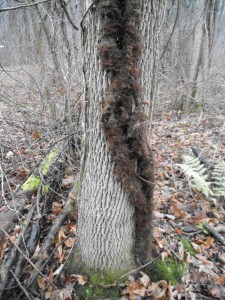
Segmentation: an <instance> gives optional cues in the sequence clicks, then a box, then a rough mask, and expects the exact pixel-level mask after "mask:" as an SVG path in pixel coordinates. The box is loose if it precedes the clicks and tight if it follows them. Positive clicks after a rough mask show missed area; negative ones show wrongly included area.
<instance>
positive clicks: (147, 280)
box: [140, 271, 150, 287]
mask: <svg viewBox="0 0 225 300" xmlns="http://www.w3.org/2000/svg"><path fill="white" fill-rule="evenodd" d="M140 274H141V275H142V277H141V278H140V282H141V283H142V284H143V286H144V287H147V286H148V285H149V283H150V278H149V277H148V275H146V274H145V273H144V272H142V271H140Z"/></svg>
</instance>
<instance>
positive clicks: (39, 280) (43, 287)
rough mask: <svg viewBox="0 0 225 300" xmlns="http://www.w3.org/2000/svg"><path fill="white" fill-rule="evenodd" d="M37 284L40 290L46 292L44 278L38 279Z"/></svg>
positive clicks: (39, 277)
mask: <svg viewBox="0 0 225 300" xmlns="http://www.w3.org/2000/svg"><path fill="white" fill-rule="evenodd" d="M37 283H38V286H39V288H40V289H42V290H44V289H45V288H46V280H45V279H44V278H43V277H42V276H38V277H37Z"/></svg>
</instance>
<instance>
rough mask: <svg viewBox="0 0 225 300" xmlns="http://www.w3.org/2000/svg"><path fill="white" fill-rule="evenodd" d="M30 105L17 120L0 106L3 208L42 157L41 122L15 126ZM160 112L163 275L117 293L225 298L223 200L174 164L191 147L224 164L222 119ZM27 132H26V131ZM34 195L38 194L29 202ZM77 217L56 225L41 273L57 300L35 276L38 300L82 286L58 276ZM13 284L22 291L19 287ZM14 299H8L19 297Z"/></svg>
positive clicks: (69, 178) (155, 141)
mask: <svg viewBox="0 0 225 300" xmlns="http://www.w3.org/2000/svg"><path fill="white" fill-rule="evenodd" d="M12 93H13V91H12ZM8 94H9V93H8ZM5 96H6V97H8V99H9V98H10V97H11V95H6V94H5ZM30 100H32V101H35V99H34V98H31V99H27V98H26V101H23V103H22V104H20V106H19V107H18V109H17V115H15V114H14V110H12V112H11V113H10V111H9V112H8V113H5V112H6V109H7V103H11V104H10V105H11V107H13V109H14V105H13V102H7V101H8V100H7V101H6V104H4V102H3V105H2V106H1V107H0V108H1V111H0V124H1V128H0V151H1V153H0V155H1V168H0V171H1V172H0V173H1V184H2V185H1V191H0V203H1V205H2V206H0V211H1V210H2V209H3V208H4V206H5V202H4V198H5V195H6V194H7V193H8V192H10V193H12V192H13V191H15V190H16V189H17V188H18V186H20V184H21V183H22V182H23V181H24V180H25V179H26V177H27V176H28V175H29V172H31V171H32V169H33V168H34V167H35V166H36V164H37V162H38V161H39V160H40V158H41V157H42V156H43V152H44V149H45V147H46V145H47V143H48V139H49V135H45V134H44V133H43V130H45V129H44V127H42V126H41V125H40V124H41V123H40V122H38V120H37V121H36V120H35V121H34V122H30V123H21V122H20V119H21V118H24V112H25V110H26V105H27V103H29V101H30ZM29 109H30V108H29ZM10 110H11V108H10ZM162 111H166V113H165V112H157V113H156V115H155V118H154V122H153V128H152V138H151V144H152V148H153V152H154V156H155V193H154V202H155V205H154V207H155V209H154V214H153V216H154V221H153V226H154V227H153V241H154V244H155V249H156V252H157V253H158V255H159V257H160V258H161V259H163V260H164V262H165V264H167V271H165V268H164V267H163V265H162V266H160V265H158V268H159V269H161V274H162V278H158V279H157V280H155V279H153V278H151V275H149V276H147V275H146V274H145V273H144V272H140V274H139V277H138V279H137V278H134V277H132V276H130V277H129V281H127V282H126V286H125V287H124V289H123V290H122V292H121V293H122V294H121V297H122V298H121V299H137V300H140V299H168V300H172V299H174V300H175V299H177V300H180V299H187V300H195V299H196V300H199V299H203V300H204V299H208V300H209V299H225V251H224V250H225V243H224V236H225V202H224V199H222V198H221V197H220V199H218V198H215V197H206V196H204V194H203V193H201V192H200V191H198V190H197V189H196V188H194V186H193V182H192V180H191V179H188V178H187V177H186V176H185V175H184V174H182V173H181V171H180V169H179V166H178V164H181V163H182V162H183V159H182V157H183V155H190V156H193V157H194V155H193V152H192V150H191V148H193V147H197V148H198V149H200V150H201V151H202V154H203V155H204V156H205V160H206V162H207V164H208V170H209V171H210V170H211V169H212V167H213V166H214V165H216V164H217V163H218V162H220V161H222V160H224V157H225V123H224V120H225V114H223V113H222V112H221V114H218V113H216V114H215V113H212V112H210V110H208V111H207V112H205V113H196V114H192V115H179V114H177V112H175V111H172V110H168V109H167V110H162ZM25 113H28V114H29V116H27V117H26V122H27V121H28V119H29V118H30V119H29V120H31V119H32V113H34V112H32V109H31V110H26V112H25ZM22 116H23V117H22ZM28 117H29V118H28ZM25 126H26V128H25ZM25 129H26V133H27V132H28V134H24V132H25ZM27 129H28V130H27ZM28 145H29V147H28ZM73 180H74V177H73V175H71V174H68V173H67V174H65V175H64V178H63V181H62V189H64V190H67V192H69V190H70V188H71V183H72V182H73ZM34 198H35V196H33V197H32V199H31V201H34ZM58 200H59V199H56V200H55V201H53V203H52V208H51V212H50V217H49V218H48V220H47V221H46V222H45V223H44V224H46V226H48V227H50V226H51V222H54V220H55V219H57V217H58V216H59V215H60V213H61V212H62V209H63V205H64V202H63V201H62V199H61V200H60V201H59V202H58ZM28 210H29V206H28ZM76 217H77V216H76V214H73V216H71V217H70V218H67V219H66V221H65V222H64V223H63V224H62V225H61V227H60V229H59V231H58V234H57V235H56V237H55V239H54V242H53V244H52V246H51V249H52V251H53V252H52V254H51V258H49V259H48V263H47V265H45V268H44V269H43V270H41V271H42V272H44V274H45V275H46V277H47V278H48V279H49V280H50V281H52V282H54V283H55V285H59V286H61V287H62V286H63V287H62V288H59V290H58V295H60V297H61V298H60V297H59V296H58V298H56V296H55V294H54V291H53V287H52V286H51V285H50V286H49V284H48V282H47V281H46V278H44V277H42V276H38V280H37V283H38V286H39V289H40V291H41V293H42V295H43V298H42V299H67V300H69V299H72V296H71V295H72V290H73V288H74V286H75V291H76V287H77V286H78V285H84V284H85V283H86V282H87V280H88V279H87V278H86V277H85V276H84V275H82V274H77V275H73V276H72V277H69V278H66V277H65V276H66V275H65V273H64V272H63V267H64V264H65V262H66V261H67V259H68V255H69V254H70V252H71V249H72V247H73V244H74V241H75V235H76ZM204 224H209V225H210V228H211V227H212V228H213V230H214V231H213V233H209V231H207V230H206V229H205V227H204ZM48 229H49V228H48ZM48 229H47V228H42V231H43V233H42V235H41V236H40V240H39V241H38V243H37V248H36V249H35V252H34V254H33V257H31V260H32V261H35V256H38V253H39V250H40V249H41V247H42V243H43V242H44V237H45V236H44V232H45V230H46V231H47V230H48ZM20 231H21V227H20V224H17V225H16V226H15V228H14V230H13V231H12V232H11V233H10V237H11V240H12V241H15V240H16V238H17V237H18V235H19V233H20ZM10 245H11V242H10V240H9V238H5V239H4V240H3V241H2V242H1V244H0V258H1V260H4V259H6V258H7V254H8V253H9V251H10V247H11V246H10ZM174 263H175V264H174ZM28 265H29V263H28ZM31 269H32V268H31V266H29V267H28V266H27V267H26V268H25V269H24V270H25V271H24V272H23V274H22V282H23V285H25V282H26V272H30V270H31ZM168 270H169V271H168ZM18 285H19V286H20V284H19V283H18ZM23 285H21V286H23ZM21 286H20V288H21ZM12 294H13V291H12ZM13 295H14V296H12V298H9V299H17V296H15V294H13ZM19 299H23V298H22V297H20V298H19ZM24 299H25V298H24ZM36 299H39V298H36ZM92 299H94V298H92ZM95 299H97V298H95Z"/></svg>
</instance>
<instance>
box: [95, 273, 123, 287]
mask: <svg viewBox="0 0 225 300" xmlns="http://www.w3.org/2000/svg"><path fill="white" fill-rule="evenodd" d="M125 273H126V271H125V272H124V271H122V272H121V271H110V272H107V273H103V274H99V273H95V274H93V275H91V276H90V283H91V284H93V285H104V286H107V285H112V284H114V283H115V282H116V281H118V279H119V278H120V277H121V276H122V275H123V274H125Z"/></svg>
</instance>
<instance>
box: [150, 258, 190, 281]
mask: <svg viewBox="0 0 225 300" xmlns="http://www.w3.org/2000/svg"><path fill="white" fill-rule="evenodd" d="M187 272H188V264H187V263H185V262H177V261H176V260H175V259H173V258H167V259H165V261H162V260H157V261H156V262H155V263H154V275H155V276H154V280H157V281H158V280H162V279H163V280H166V281H169V282H170V283H171V284H172V285H175V284H176V283H177V282H180V281H181V278H182V277H183V276H184V275H186V274H187Z"/></svg>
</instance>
